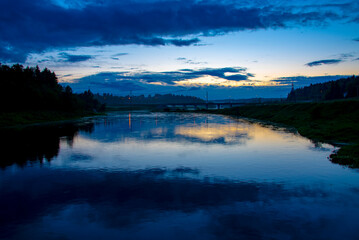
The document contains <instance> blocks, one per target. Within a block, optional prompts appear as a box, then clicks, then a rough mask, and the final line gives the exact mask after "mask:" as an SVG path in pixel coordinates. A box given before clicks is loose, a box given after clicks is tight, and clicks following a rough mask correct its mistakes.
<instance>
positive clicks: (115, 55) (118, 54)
mask: <svg viewBox="0 0 359 240" xmlns="http://www.w3.org/2000/svg"><path fill="white" fill-rule="evenodd" d="M126 55H128V53H116V54H113V55H112V57H121V56H126Z"/></svg>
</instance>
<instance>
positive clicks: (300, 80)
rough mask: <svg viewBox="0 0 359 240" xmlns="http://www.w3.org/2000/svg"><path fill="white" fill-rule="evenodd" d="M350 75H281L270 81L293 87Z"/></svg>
mask: <svg viewBox="0 0 359 240" xmlns="http://www.w3.org/2000/svg"><path fill="white" fill-rule="evenodd" d="M347 77H350V76H347V75H331V76H314V77H306V76H294V77H282V78H278V79H274V80H272V81H274V82H277V83H280V84H281V85H288V86H289V85H291V84H292V83H293V84H294V86H295V88H299V87H305V86H309V85H310V84H316V83H323V82H328V81H334V80H338V79H341V78H347Z"/></svg>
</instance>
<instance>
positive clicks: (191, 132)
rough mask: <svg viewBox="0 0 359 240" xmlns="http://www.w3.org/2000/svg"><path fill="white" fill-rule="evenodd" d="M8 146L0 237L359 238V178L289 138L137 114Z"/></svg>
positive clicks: (196, 118)
mask: <svg viewBox="0 0 359 240" xmlns="http://www.w3.org/2000/svg"><path fill="white" fill-rule="evenodd" d="M1 137H2V142H3V143H2V148H1V151H2V157H1V162H0V167H1V170H0V208H1V210H0V239H359V218H358V217H359V172H358V171H357V170H354V169H349V168H346V167H343V166H340V165H336V164H332V163H331V162H330V161H329V160H328V159H327V157H328V156H329V155H330V153H331V152H332V151H333V150H334V148H333V147H332V146H330V145H327V144H320V143H312V142H311V141H310V140H308V139H306V138H303V137H301V136H299V135H297V134H295V133H293V132H291V131H288V130H286V129H281V128H276V127H271V126H262V125H260V124H257V123H249V122H247V121H245V120H241V119H232V118H229V117H224V116H219V115H204V114H203V115H202V114H190V113H189V114H187V113H185V114H177V113H145V112H143V113H141V112H139V113H131V114H129V113H113V114H111V115H109V116H107V117H98V118H93V119H85V120H84V121H81V122H78V123H74V124H72V123H66V124H62V125H49V126H43V127H36V128H27V129H24V130H22V131H7V132H4V133H2V136H1Z"/></svg>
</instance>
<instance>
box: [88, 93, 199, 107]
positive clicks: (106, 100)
mask: <svg viewBox="0 0 359 240" xmlns="http://www.w3.org/2000/svg"><path fill="white" fill-rule="evenodd" d="M95 99H96V100H98V101H99V102H100V103H102V104H106V105H111V106H116V105H126V104H129V105H130V104H173V103H203V102H205V101H204V100H203V99H200V98H197V97H193V96H183V95H174V94H164V95H161V94H155V95H154V96H151V95H148V96H147V97H145V96H144V95H140V96H130V95H127V96H114V95H112V94H109V93H104V94H102V95H100V94H95Z"/></svg>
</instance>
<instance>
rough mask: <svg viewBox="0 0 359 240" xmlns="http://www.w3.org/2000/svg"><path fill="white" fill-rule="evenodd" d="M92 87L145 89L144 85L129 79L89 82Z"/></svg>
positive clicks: (130, 89) (124, 89)
mask: <svg viewBox="0 0 359 240" xmlns="http://www.w3.org/2000/svg"><path fill="white" fill-rule="evenodd" d="M90 85H91V86H92V87H95V88H96V89H99V88H106V89H113V90H115V89H121V91H126V92H127V91H138V90H145V89H146V88H145V87H142V86H139V85H137V84H135V83H133V82H130V81H118V82H90Z"/></svg>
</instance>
